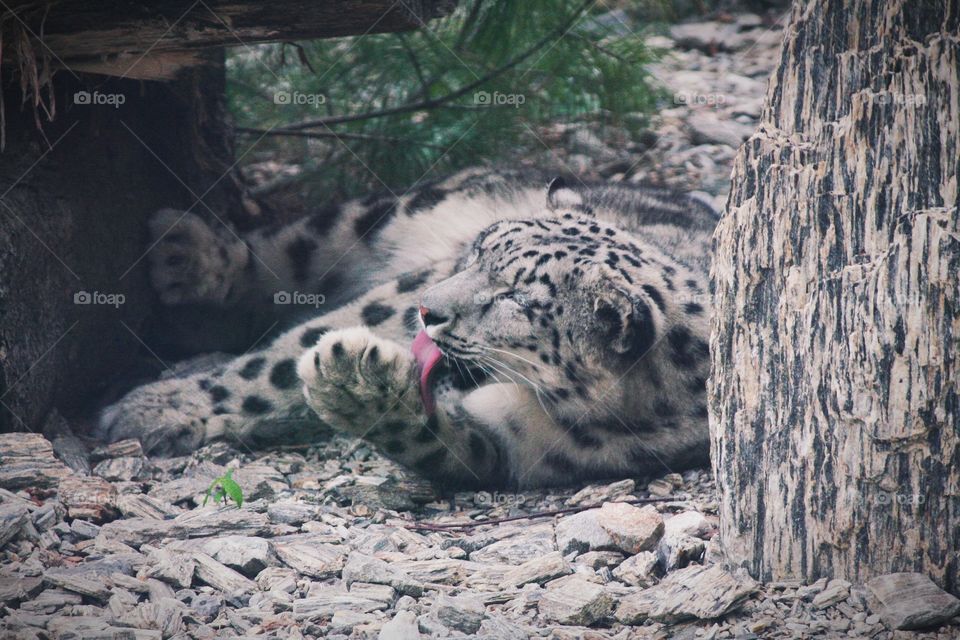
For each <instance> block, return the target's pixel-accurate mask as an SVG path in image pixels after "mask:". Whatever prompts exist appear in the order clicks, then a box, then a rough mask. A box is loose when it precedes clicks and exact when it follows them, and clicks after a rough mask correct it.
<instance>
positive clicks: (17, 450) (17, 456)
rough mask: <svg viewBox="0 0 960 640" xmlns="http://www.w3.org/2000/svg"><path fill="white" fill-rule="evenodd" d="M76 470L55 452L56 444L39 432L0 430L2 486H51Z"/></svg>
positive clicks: (18, 487)
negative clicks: (54, 445) (1, 431)
mask: <svg viewBox="0 0 960 640" xmlns="http://www.w3.org/2000/svg"><path fill="white" fill-rule="evenodd" d="M72 473H73V471H71V469H70V468H69V467H67V466H66V465H65V464H63V463H62V462H60V461H59V460H57V458H56V457H55V456H54V455H53V445H51V444H50V442H49V441H48V440H47V439H46V438H44V437H43V436H41V435H39V434H36V433H0V487H2V488H4V489H10V490H13V491H16V490H18V489H26V488H37V489H49V488H52V487H56V486H57V485H58V484H59V483H60V481H61V480H62V479H64V478H66V477H67V476H69V475H71V474H72Z"/></svg>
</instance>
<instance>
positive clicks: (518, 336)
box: [99, 169, 718, 489]
mask: <svg viewBox="0 0 960 640" xmlns="http://www.w3.org/2000/svg"><path fill="white" fill-rule="evenodd" d="M717 220H718V215H717V213H716V212H715V210H714V209H713V208H711V207H710V206H709V205H708V204H706V202H705V201H704V200H703V199H701V198H698V197H696V195H691V194H684V193H675V192H672V191H670V190H667V189H662V188H655V187H640V186H634V185H627V184H610V183H606V184H585V183H582V182H579V181H574V180H571V179H569V178H557V179H554V180H552V181H549V182H548V181H547V180H544V179H543V178H542V177H540V176H531V175H530V174H528V173H526V172H524V171H497V170H490V169H477V170H468V171H462V172H460V173H457V174H455V175H452V176H450V177H446V178H443V179H438V180H434V181H431V182H425V183H422V184H419V185H417V186H416V187H414V188H412V189H409V190H407V191H405V192H403V193H401V194H399V195H398V194H396V193H394V192H384V193H379V194H374V195H371V196H369V197H366V198H359V199H355V200H351V201H348V202H346V203H345V204H342V205H331V206H329V207H326V208H325V209H324V210H322V211H318V212H317V213H315V214H314V215H308V216H307V217H305V218H303V219H301V220H298V221H295V222H293V223H292V224H287V225H277V226H275V227H267V228H261V229H258V230H255V231H252V232H250V233H247V234H245V235H242V236H240V235H237V234H236V233H234V232H233V231H232V230H230V229H227V228H224V227H222V226H219V225H216V224H214V223H211V224H208V223H207V222H206V221H205V220H203V219H201V218H200V217H199V216H197V215H195V214H193V213H189V212H181V211H176V210H170V209H168V210H162V211H160V212H158V213H157V214H155V216H154V217H153V218H152V220H151V232H152V235H153V240H152V243H153V245H155V246H154V249H153V250H152V251H151V252H150V276H151V279H152V282H153V284H154V286H155V288H156V290H157V292H158V294H159V296H160V298H161V300H162V301H163V302H164V303H165V304H168V305H182V304H187V303H196V302H203V303H214V304H220V305H232V308H235V309H236V313H237V314H238V315H239V314H243V313H245V312H246V310H248V309H252V308H253V307H255V306H258V305H259V306H261V307H262V306H263V305H270V304H271V303H276V304H274V305H273V306H274V308H275V309H276V313H278V314H279V313H282V312H288V311H290V310H291V309H298V310H300V311H303V310H304V309H305V310H306V311H307V312H308V314H307V316H306V318H305V319H304V320H303V321H302V322H300V323H299V324H297V325H296V326H294V327H293V328H291V329H289V330H287V331H285V332H284V333H282V334H281V335H279V336H278V337H277V338H276V339H275V340H273V342H272V343H270V344H269V346H267V347H265V348H262V349H260V350H258V351H255V352H252V353H247V354H244V355H242V356H239V357H236V358H234V359H232V360H230V361H229V362H227V363H226V364H223V365H222V366H219V367H216V368H213V369H212V370H203V371H199V372H195V373H192V374H189V375H182V376H179V377H171V378H168V379H164V380H160V381H157V382H154V383H150V384H147V385H145V386H142V387H139V388H136V389H134V390H133V391H131V392H130V393H129V394H127V395H126V396H125V397H123V398H121V399H120V400H119V401H118V402H116V403H114V404H113V405H110V406H108V407H107V408H105V409H104V410H103V411H102V413H101V416H100V423H99V424H100V429H101V430H102V435H103V437H104V438H106V439H107V440H111V441H115V440H119V439H124V438H131V437H132V438H139V439H140V440H141V442H142V443H143V445H144V448H145V450H146V451H148V452H150V453H151V454H154V455H180V454H185V453H189V452H191V451H193V450H195V449H196V448H197V447H199V446H201V445H202V444H204V443H207V442H209V441H211V440H214V439H218V438H228V439H232V440H235V441H239V442H241V443H243V444H245V445H247V446H251V447H255V446H263V445H264V444H269V443H277V442H283V441H285V440H286V439H288V438H290V437H292V435H291V434H294V433H297V434H300V435H301V436H302V434H303V432H304V430H307V433H308V434H309V433H311V432H310V430H311V429H316V432H315V433H316V434H321V433H323V431H322V429H327V432H328V433H329V429H330V428H332V429H335V430H339V431H341V432H345V433H347V434H350V435H352V436H355V437H357V438H361V439H363V440H365V441H366V442H368V443H370V444H372V445H373V447H374V448H376V449H377V450H379V451H380V452H382V453H383V454H384V455H385V456H387V457H389V458H391V459H393V460H394V461H396V462H398V463H399V464H400V465H401V466H403V467H406V468H407V469H409V470H412V471H413V472H415V473H417V474H420V475H421V476H423V477H426V478H427V479H429V480H431V481H433V482H435V483H437V484H438V485H443V486H450V487H464V488H469V487H474V488H480V487H482V488H515V489H516V488H525V487H541V486H551V485H571V484H574V483H582V482H585V481H589V480H600V479H611V478H626V477H632V478H638V477H644V476H650V475H653V474H657V473H660V474H662V473H666V472H668V471H673V470H680V469H684V468H689V467H691V466H694V465H699V464H704V463H706V462H707V459H708V454H709V444H708V443H709V438H708V428H707V400H706V393H705V389H706V380H707V376H708V374H709V346H708V325H709V314H710V292H709V278H708V271H709V255H710V242H711V236H712V232H713V229H714V226H715V224H716V222H717ZM316 437H320V435H317V436H316Z"/></svg>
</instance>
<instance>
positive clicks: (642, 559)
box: [613, 551, 658, 587]
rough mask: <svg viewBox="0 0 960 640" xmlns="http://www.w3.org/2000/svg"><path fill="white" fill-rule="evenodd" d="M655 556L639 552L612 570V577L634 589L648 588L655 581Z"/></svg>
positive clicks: (650, 552) (656, 560) (646, 552)
mask: <svg viewBox="0 0 960 640" xmlns="http://www.w3.org/2000/svg"><path fill="white" fill-rule="evenodd" d="M657 563H658V559H657V554H656V553H654V552H652V551H641V552H640V553H638V554H637V555H635V556H630V557H629V558H627V559H626V560H624V561H623V562H621V563H620V566H618V567H617V568H616V569H614V570H613V577H614V578H616V579H617V580H619V581H620V582H624V583H626V584H629V585H631V586H634V587H649V586H651V585H653V584H655V583H656V581H657V574H656V570H657Z"/></svg>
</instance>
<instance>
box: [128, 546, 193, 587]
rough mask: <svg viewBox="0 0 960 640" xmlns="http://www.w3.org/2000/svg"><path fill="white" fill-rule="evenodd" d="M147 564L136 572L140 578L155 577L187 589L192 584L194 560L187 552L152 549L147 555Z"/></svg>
mask: <svg viewBox="0 0 960 640" xmlns="http://www.w3.org/2000/svg"><path fill="white" fill-rule="evenodd" d="M147 561H148V565H147V566H146V567H143V568H142V569H140V571H139V572H138V577H140V578H157V579H159V580H163V581H164V582H168V583H170V584H172V585H175V586H177V587H180V588H183V589H187V588H189V587H190V585H191V584H193V574H194V571H195V568H196V562H195V561H194V559H193V558H192V557H191V556H190V554H188V553H176V552H173V551H169V550H167V549H154V550H153V551H151V552H150V554H149V555H148V556H147Z"/></svg>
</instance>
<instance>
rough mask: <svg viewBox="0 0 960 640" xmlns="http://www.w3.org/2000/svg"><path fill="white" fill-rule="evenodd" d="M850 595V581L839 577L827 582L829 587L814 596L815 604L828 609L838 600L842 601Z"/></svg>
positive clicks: (818, 607)
mask: <svg viewBox="0 0 960 640" xmlns="http://www.w3.org/2000/svg"><path fill="white" fill-rule="evenodd" d="M849 595H850V583H849V582H847V581H846V580H841V579H839V578H837V579H834V580H831V581H830V582H828V583H827V588H826V589H824V590H823V591H821V592H820V593H818V594H817V595H816V596H814V598H813V606H814V607H816V608H817V609H826V608H827V607H831V606H833V605H835V604H837V603H838V602H842V601H843V600H846V599H847V596H849Z"/></svg>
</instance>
